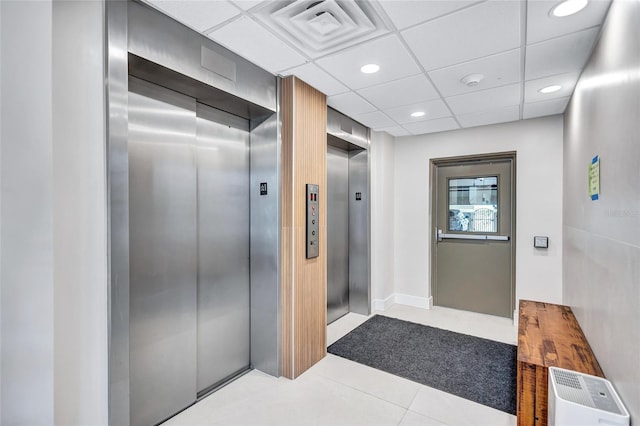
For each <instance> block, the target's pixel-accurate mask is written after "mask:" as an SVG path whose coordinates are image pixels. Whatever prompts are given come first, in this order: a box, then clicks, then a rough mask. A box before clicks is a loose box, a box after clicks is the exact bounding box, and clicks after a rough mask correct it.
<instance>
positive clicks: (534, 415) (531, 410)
mask: <svg viewBox="0 0 640 426" xmlns="http://www.w3.org/2000/svg"><path fill="white" fill-rule="evenodd" d="M549 367H560V368H566V369H568V370H574V371H578V372H581V373H586V374H591V375H594V376H599V377H604V374H603V373H602V370H601V369H600V365H599V364H598V361H597V360H596V357H595V356H594V355H593V352H592V351H591V348H590V347H589V343H588V342H587V339H586V338H585V337H584V334H583V333H582V330H581V329H580V325H579V324H578V321H577V320H576V318H575V316H574V315H573V312H572V311H571V308H570V307H568V306H563V305H555V304H552V303H543V302H533V301H530V300H521V301H520V311H519V317H518V366H517V368H518V369H517V383H518V395H517V409H516V415H517V416H518V426H525V425H526V426H546V425H547V393H548V388H547V386H548V384H547V371H548V368H549Z"/></svg>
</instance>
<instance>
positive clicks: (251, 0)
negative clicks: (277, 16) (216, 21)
mask: <svg viewBox="0 0 640 426" xmlns="http://www.w3.org/2000/svg"><path fill="white" fill-rule="evenodd" d="M231 3H233V4H235V5H236V6H238V7H239V8H241V9H242V10H249V9H251V8H252V7H254V6H256V5H258V4H260V3H262V0H257V1H256V0H231Z"/></svg>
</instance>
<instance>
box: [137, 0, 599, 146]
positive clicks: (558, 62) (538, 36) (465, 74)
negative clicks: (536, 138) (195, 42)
mask: <svg viewBox="0 0 640 426" xmlns="http://www.w3.org/2000/svg"><path fill="white" fill-rule="evenodd" d="M146 1H148V3H150V4H151V5H152V6H154V7H156V8H157V9H159V10H161V11H163V12H164V13H166V14H168V15H169V16H171V17H173V18H174V19H176V20H178V21H180V22H182V23H184V24H185V25H187V26H189V27H191V28H193V29H194V30H196V31H200V32H202V33H203V34H205V35H206V36H208V37H210V38H211V39H213V40H214V41H216V42H218V43H220V44H222V45H224V46H225V47H227V48H229V49H230V50H232V51H234V52H235V53H237V54H239V55H241V56H243V57H245V58H246V59H248V60H250V61H252V62H254V63H256V64H257V65H259V66H261V67H263V68H265V69H267V70H268V71H270V72H272V73H274V74H281V75H296V76H297V77H299V78H301V79H302V80H304V81H306V82H307V83H309V84H310V85H312V86H314V87H316V88H317V89H318V90H320V91H322V92H324V93H326V94H327V97H328V98H327V99H328V103H329V105H330V106H332V107H334V108H336V109H337V110H339V111H341V112H342V113H344V114H346V115H348V116H351V117H353V118H354V119H356V120H358V121H360V122H362V123H363V124H364V125H366V126H368V127H371V128H372V129H374V130H380V131H387V132H388V133H390V134H392V135H394V136H404V135H411V134H423V133H431V132H439V131H446V130H452V129H458V128H465V127H474V126H481V125H487V124H494V123H499V122H506V121H514V120H519V119H527V118H533V117H539V116H545V115H553V114H559V113H562V112H563V111H564V109H565V108H566V105H567V103H568V101H569V99H570V96H571V94H572V92H573V88H574V87H575V84H576V82H577V79H578V77H579V76H580V73H581V72H582V69H583V67H584V65H585V64H586V62H587V59H588V57H589V55H590V54H591V51H592V49H593V46H594V44H595V41H596V39H597V35H598V33H599V31H600V26H601V25H602V22H603V21H604V18H605V15H606V12H607V10H608V8H609V4H610V0H590V1H589V2H588V4H587V6H586V7H585V8H584V9H583V10H581V11H579V12H578V13H576V14H575V15H571V16H567V17H556V16H553V14H552V13H551V12H552V9H553V8H554V7H555V6H557V5H558V4H559V3H560V2H561V0H485V1H478V0H456V1H450V0H370V1H365V0H356V1H354V0H323V1H318V0H281V1H269V0H266V1H256V0H146ZM572 1H581V0H572ZM369 63H375V64H377V65H379V67H380V70H379V71H378V72H377V73H375V74H364V73H362V72H361V71H360V67H362V66H363V65H366V64H369ZM552 85H558V86H560V89H558V90H557V91H556V92H550V93H544V92H540V89H542V88H543V87H547V86H552ZM414 112H415V113H418V112H421V113H423V115H419V116H412V115H411V113H414Z"/></svg>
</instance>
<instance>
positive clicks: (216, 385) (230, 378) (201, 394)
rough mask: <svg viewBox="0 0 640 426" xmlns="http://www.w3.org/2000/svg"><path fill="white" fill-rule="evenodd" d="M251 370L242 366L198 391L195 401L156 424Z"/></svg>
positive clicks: (191, 405) (156, 425)
mask: <svg viewBox="0 0 640 426" xmlns="http://www.w3.org/2000/svg"><path fill="white" fill-rule="evenodd" d="M251 370H253V369H252V368H250V367H247V368H242V369H240V370H238V371H236V372H235V373H233V374H230V375H228V376H227V377H225V378H224V379H222V380H220V381H219V382H216V383H214V384H213V385H211V386H209V387H208V388H206V389H204V390H202V391H200V392H198V394H197V395H196V400H195V401H193V403H191V404H189V405H187V406H186V407H184V408H183V409H182V410H180V411H178V412H176V413H173V414H172V415H170V416H169V417H167V418H166V419H164V420H162V421H161V422H158V423H156V424H155V425H154V426H158V425H161V424H162V423H164V422H166V421H168V420H169V419H171V418H173V417H175V416H177V415H178V414H180V413H182V412H183V411H185V410H188V409H189V408H191V407H193V406H194V405H196V404H197V403H198V402H200V401H202V400H203V399H204V398H206V397H208V396H209V395H211V394H212V393H214V392H216V391H218V390H220V389H222V388H223V387H225V386H227V385H228V384H229V383H232V382H234V381H236V380H237V379H239V378H240V377H242V376H244V375H245V374H247V373H248V372H250V371H251Z"/></svg>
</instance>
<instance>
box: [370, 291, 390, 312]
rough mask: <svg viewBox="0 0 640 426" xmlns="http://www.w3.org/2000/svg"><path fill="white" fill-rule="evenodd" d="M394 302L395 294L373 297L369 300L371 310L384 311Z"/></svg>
mask: <svg viewBox="0 0 640 426" xmlns="http://www.w3.org/2000/svg"><path fill="white" fill-rule="evenodd" d="M394 303H395V294H392V295H391V296H389V297H387V298H386V299H373V301H372V302H371V305H372V306H371V310H372V311H386V310H387V309H389V308H390V307H391V306H392V305H393V304H394Z"/></svg>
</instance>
